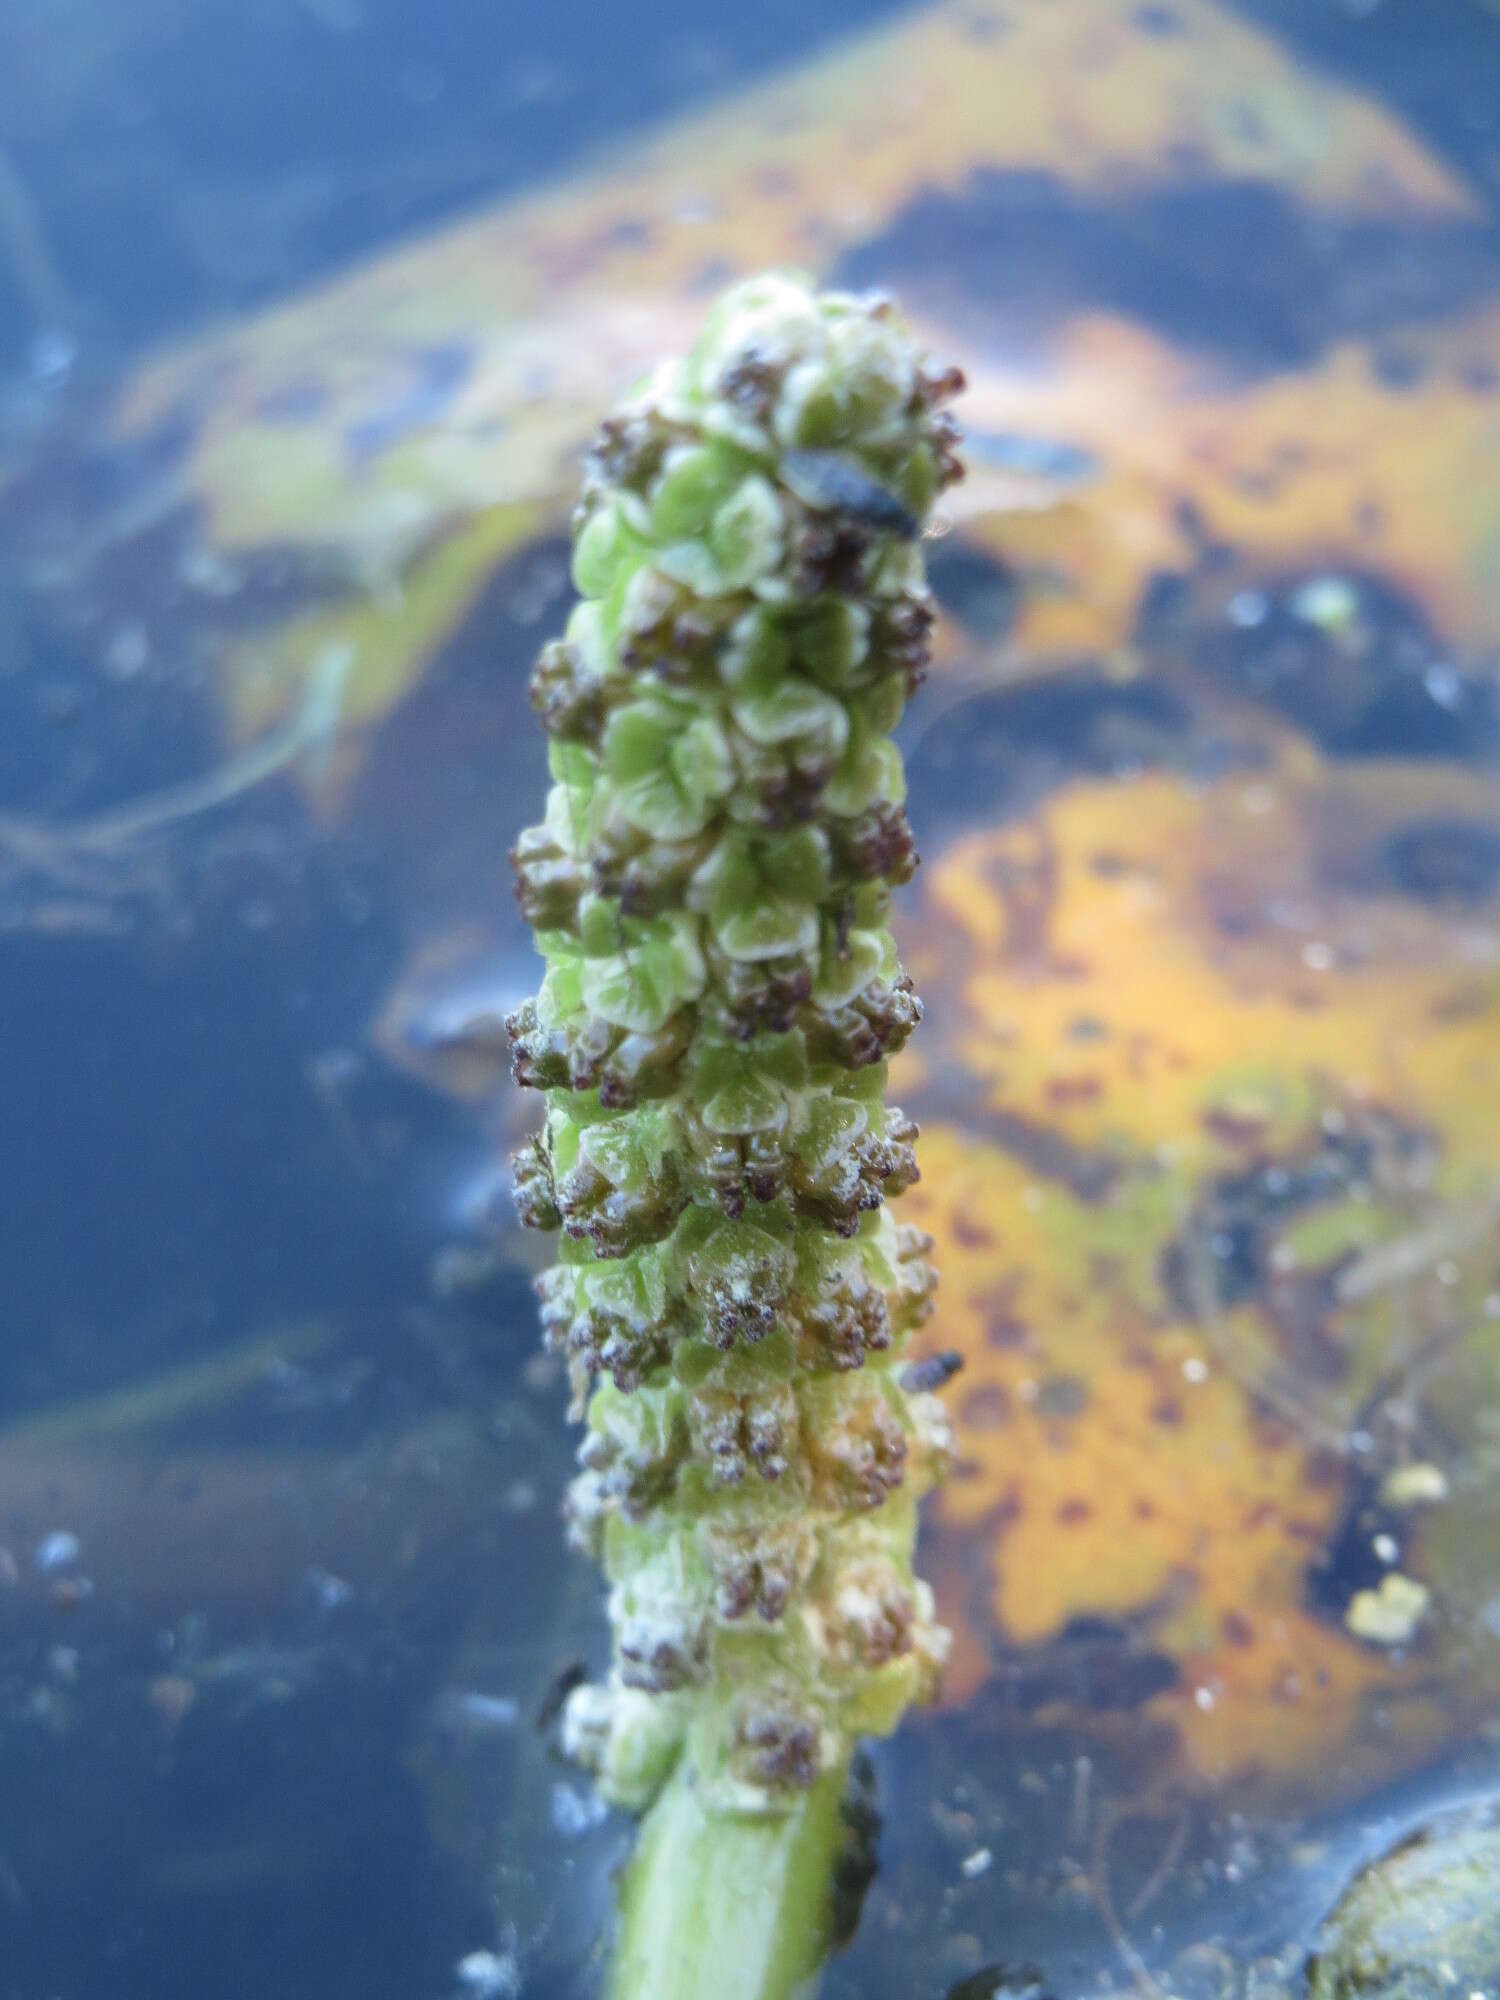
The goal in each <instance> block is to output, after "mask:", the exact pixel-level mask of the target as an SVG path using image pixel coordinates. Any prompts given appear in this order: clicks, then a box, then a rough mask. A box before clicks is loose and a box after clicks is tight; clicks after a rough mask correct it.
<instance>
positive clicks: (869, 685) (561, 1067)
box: [510, 276, 961, 2000]
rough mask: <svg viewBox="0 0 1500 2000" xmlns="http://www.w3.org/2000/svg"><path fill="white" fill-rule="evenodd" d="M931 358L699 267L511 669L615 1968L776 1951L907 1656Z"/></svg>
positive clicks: (845, 319)
mask: <svg viewBox="0 0 1500 2000" xmlns="http://www.w3.org/2000/svg"><path fill="white" fill-rule="evenodd" d="M959 387H961V378H960V377H959V376H958V374H957V372H956V371H955V370H946V371H941V372H939V371H936V370H933V369H930V368H928V367H927V366H926V365H925V363H924V360H923V357H922V355H921V352H920V351H919V349H918V348H917V346H916V345H915V344H914V341H913V339H912V336H911V334H910V332H909V331H908V330H907V328H906V327H905V326H904V324H903V322H902V321H901V319H900V318H899V316H898V315H897V314H896V313H895V311H894V310H893V309H892V308H891V306H890V305H889V304H888V303H887V302H885V301H882V300H860V299H855V298H851V297H847V296H842V295H839V294H825V295H819V294H816V293H815V292H813V291H812V290H811V289H810V288H809V286H808V285H807V284H806V283H805V282H803V281H802V280H800V279H797V278H793V277H782V276H775V277H767V278H762V279H758V280H755V281H753V282H750V283H747V284H743V285H741V286H739V287H737V288H736V289H735V290H733V291H731V292H730V293H729V294H728V295H727V296H726V297H725V298H724V299H723V300H722V301H721V302H720V303H719V304H718V305H717V306H716V307H715V308H714V310H713V311H712V312H711V314H710V316H709V318H708V322H707V325H706V327H705V329H704V331H703V333H702V335H701V337H700V338H699V340H698V342H697V344H696V345H695V346H694V348H693V349H692V350H691V352H690V353H689V354H688V355H687V356H686V358H685V359H682V360H678V361H672V362H669V363H667V364H665V365H663V366H662V367H661V368H660V369H659V370H658V371H657V373H656V374H655V375H653V376H652V377H651V378H650V380H649V381H648V382H647V383H646V384H645V385H644V386H643V387H642V388H641V389H640V390H639V392H638V393H637V394H636V395H635V396H633V397H632V398H631V399H630V400H629V401H628V402H627V403H625V404H624V405H623V407H622V408H620V409H619V410H618V411H617V412H616V414H615V415H613V416H612V417H610V418H609V420H608V421H607V422H606V423H605V424H604V426H603V429H602V430H601V432H600V434H599V437H598V439H597V440H596V442H595V444H594V446H593V449H592V452H591V454H590V457H589V459H588V465H587V472H586V477H585V482H584V487H583V494H582V498H581V500H580V502H579V505H578V508H577V511H576V514H575V516H574V523H573V527H574V551H573V577H574V582H575V583H576V585H577V588H578V591H579V593H580V596H581V600H582V601H581V602H580V603H579V604H578V605H577V606H576V608H575V609H574V611H573V613H572V616H571V617H570V619H569V622H568V626H567V631H566V636H565V637H564V638H562V639H561V640H560V641H557V642H555V643H554V644H552V645H549V646H548V647H547V648H546V650H545V651H544V653H543V654H542V657H541V660H540V662H539V664H538V666H537V669H536V673H535V676H534V678H533V682H532V695H533V700H534V703H535V706H536V709H537V711H538V713H539V715H540V717H541V720H542V723H543V725H544V727H545V729H546V731H547V734H548V737H549V739H550V744H549V754H550V764H551V773H552V779H553V783H552V788H551V791H550V794H549V796H548V800H547V808H546V814H545V817H544V819H543V821H542V823H541V824H540V825H539V826H535V827H532V828H530V829H529V830H528V831H527V832H526V833H524V834H523V835H522V836H521V838H520V840H519V842H518V844H517V846H516V849H515V852H514V856H513V860H514V864H515V871H516V878H517V885H518V891H519V896H520V901H521V905H522V908H523V910H524V911H525V914H526V916H527V918H528V920H529V921H530V922H531V924H532V925H533V926H534V928H535V932H536V939H537V944H538V947H539V949H540V951H541V953H542V956H543V957H544V959H545V960H546V966H547V970H546V976H545V979H544V980H543V983H542V989H541V992H540V993H539V995H538V996H537V998H536V1000H535V1001H534V1002H531V1003H528V1004H527V1005H526V1006H525V1007H523V1008H522V1009H521V1010H520V1011H519V1012H518V1013H517V1014H516V1015H515V1016H514V1017H513V1018H512V1020H511V1022H510V1032H511V1036H512V1040H513V1044H514V1053H515V1066H516V1074H517V1076H518V1078H519V1079H520V1081H521V1082H522V1083H525V1084H529V1085H532V1086H535V1087H537V1088H540V1089H541V1090H542V1091H543V1092H544V1093H545V1096H546V1100H547V1110H546V1117H545V1121H544V1123H543V1127H542V1130H541V1132H540V1134H539V1135H538V1136H537V1137H536V1138H535V1139H534V1140H533V1141H532V1142H531V1143H530V1144H529V1145H528V1146H526V1147H525V1148H524V1149H523V1151H522V1152H521V1153H520V1154H519V1155H518V1157H517V1160H516V1163H515V1185H516V1194H517V1200H518V1204H519V1207H520V1210H521V1213H522V1216H523V1218H524V1220H525V1221H526V1222H528V1223H529V1224H531V1225H533V1226H535V1227H537V1228H541V1229H549V1230H557V1231H560V1232H561V1243H560V1251H559V1256H558V1261H557V1262H556V1264H554V1265H553V1266H552V1268H551V1269H550V1270H548V1271H547V1272H546V1273H545V1274H544V1276H543V1277H542V1279H541V1281H540V1284H539V1290H540V1295H541V1299H542V1316H543V1321H544V1325H545V1329H546V1337H547V1340H548V1342H549V1344H550V1345H551V1346H552V1347H553V1348H554V1349H555V1350H556V1351H558V1352H559V1353H562V1354H564V1355H565V1356H566V1357H567V1360H568V1364H569V1368H570V1370H571V1375H572V1381H573V1387H574V1392H575V1414H578V1415H585V1413H586V1424H587V1436H586V1438H585V1441H584V1444H583V1446H582V1449H581V1451H580V1454H579V1455H580V1459H581V1462H582V1468H583V1469H582V1471H581V1473H580V1474H579V1476H578V1478H577V1479H576V1480H575V1481H574V1483H573V1486H572V1489H571V1493H570V1497H569V1516H570V1526H571V1532H572V1535H573V1538H574V1540H575V1541H576V1542H577V1543H578V1545H579V1546H580V1547H581V1548H583V1549H586V1550H589V1551H592V1552H594V1553H596V1554H597V1555H599V1556H600V1557H602V1560H603V1563H604V1566H605V1569H606V1572H607V1574H608V1577H609V1582H610V1587H611V1588H610V1600H609V1603H610V1617H611V1622H612V1625H613V1631H614V1663H613V1668H612V1671H611V1673H610V1675H609V1677H608V1679H607V1681H605V1682H604V1683H603V1684H602V1685H597V1686H588V1687H583V1688H579V1689H578V1690H576V1691H575V1692H574V1693H573V1695H572V1696H571V1698H570V1699H569V1701H568V1704H567V1708H566V1711H565V1716H564V1737H565V1742H566V1743H567V1745H568V1747H569V1748H570V1749H571V1750H572V1751H573V1753H574V1754H575V1755H577V1756H578V1757H579V1758H580V1759H581V1760H582V1761H583V1762H585V1763H586V1764H587V1765H589V1766H590V1767H591V1768H592V1770H593V1771H594V1772H595V1774H596V1775H597V1779H598V1783H599V1785H600V1787H601V1789H602V1791H603V1792H604V1793H605V1795H606V1796H607V1797H609V1798H610V1799H612V1800H614V1801H616V1802H617V1803H619V1804H621V1805H624V1806H627V1807H631V1808H634V1809H636V1810H638V1811H641V1812H643V1813H645V1815H646V1817H645V1823H644V1826H643V1829H642V1834H641V1838H640V1842H639V1844H638V1847H637V1851H636V1856H635V1859H634V1861H633V1864H632V1867H631V1871H630V1873H629V1876H628V1878H627V1881H626V1883H625V1888H624V1894H623V1899H622V1912H623V1914H622V1924H621V1936H620V1941H619V1945H618V1950H617V1956H616V1966H615V1992H616V1995H617V1996H618V2000H633V1997H634V1996H637V1995H639V1996H645V1995H650V1996H651V2000H672V1996H674V1995H678V1994H681V1995H689V1994H691V1995H698V1994H701V1993H705V1992H708V1991H710V1990H712V1991H714V1992H715V1993H717V1994H720V1995H723V1996H728V2000H734V1996H743V1997H744V2000H751V1996H755V2000H772V1996H775V1995H778V1994H783V1993H787V1992H790V1991H791V1990H793V1988H794V1987H795V1986H796V1985H797V1984H798V1982H799V1981H800V1980H801V1979H802V1978H803V1977H805V1976H806V1975H807V1974H808V1973H809V1972H810V1971H811V1970H812V1969H813V1968H814V1967H815V1965H816V1963H817V1959H818V1957H819V1955H820V1953H821V1950H822V1947H823V1942H824V1940H825V1938H826V1934H827V1924H828V1919H829V1908H830V1892H831V1883H832V1879H833V1875H834V1872H835V1864H836V1861H837V1857H838V1852H839V1848H840V1843H841V1840H842V1838H843V1832H842V1819H841V1805H842V1801H843V1798H844V1793H845V1789H846V1785H847V1780H848V1773H849V1765H850V1759H851V1756H852V1753H853V1750H854V1747H855V1744H856V1742H857V1740H858V1739H859V1738H860V1737H861V1736H864V1735H879V1734H883V1733H885V1732H888V1731H889V1730H891V1729H893V1728H894V1727H895V1725H896V1723H897V1722H898V1721H899V1719H900V1717H901V1716H902V1714H903V1713H904V1711H905V1710H906V1708H907V1707H908V1706H909V1704H910V1703H911V1702H913V1701H914V1700H917V1699H919V1698H920V1697H922V1696H923V1695H925V1694H926V1693H928V1692H929V1691H930V1689H931V1688H932V1686H933V1683H934V1681H935V1678H936V1676H937V1673H938V1670H939V1668H940V1666H941V1663H942V1660H943V1656H944V1651H945V1648H946V1643H947V1635H946V1634H945V1633H944V1632H943V1630H942V1629H941V1627H939V1626H938V1625H937V1624H936V1623H935V1622H934V1618H933V1609H932V1600H931V1596H930V1593H929V1591H928V1590H927V1588H926V1586H925V1585H924V1584H922V1583H921V1582H920V1581H918V1580H917V1578H916V1577H915V1575H914V1573H913V1568H912V1549H913V1543H914V1540H915V1536H916V1528H917V1503H918V1501H919V1500H920V1498H921V1496H922V1494H923V1493H924V1492H926V1491H927V1490H928V1489H929V1488H930V1487H931V1486H932V1484H933V1483H934V1481H935V1480H936V1479H937V1478H938V1477H939V1476H940V1474H941V1473H942V1471H943V1469H944V1466H945V1464H946V1462H947V1459H948V1457H949V1454H950V1442H949V1431H948V1425H947V1421H946V1418H945V1415H944V1412H943V1409H942V1406H941V1405H940V1403H939V1402H938V1401H937V1399H936V1397H935V1396H934V1395H933V1394H932V1393H931V1391H930V1389H929V1388H927V1387H924V1386H923V1372H924V1371H921V1370H917V1371H915V1372H913V1371H911V1370H909V1369H907V1368H906V1367H905V1366H904V1364H903V1359H902V1356H903V1350H904V1348H905V1346H906V1344H907V1341H908V1337H909V1336H910V1334H911V1332H912V1331H913V1329H914V1328H915V1327H916V1326H917V1325H918V1324H919V1323H920V1322H921V1321H922V1320H923V1318H924V1317H925V1316H926V1315H927V1313H928V1311H929V1310H930V1306H931V1296H932V1292H933V1288H934V1283H935V1280H934V1276H933V1273H932V1270H931V1268H930V1266H929V1264H928V1262H927V1253H928V1251H929V1249H930V1248H931V1241H930V1239H929V1238H927V1237H926V1236H924V1235H923V1234H922V1233H921V1232H920V1231H918V1230H915V1229H912V1228H909V1227H903V1226H902V1225H900V1224H899V1223H897V1222H896V1221H895V1220H894V1218H893V1217H892V1215H891V1213H890V1210H889V1208H888V1206H887V1202H888V1198H889V1197H891V1196H893V1195H898V1194H899V1193H900V1192H901V1190H902V1189H903V1188H905V1187H907V1186H908V1185H909V1184H910V1183H911V1182H912V1181H913V1180H914V1179H915V1178H916V1173H917V1167H916V1160H915V1157H914V1154H913V1140H914V1138H915V1136H916V1132H915V1127H914V1126H913V1125H912V1124H911V1122H910V1121H909V1120H908V1119H907V1118H905V1117H904V1116H903V1114H902V1113H901V1112H900V1111H898V1110H896V1109H894V1108H892V1107H890V1106H889V1105H887V1103H886V1065H887V1058H888V1057H889V1056H890V1055H891V1054H892V1053H893V1052H894V1051H895V1050H897V1049H899V1048H900V1047H901V1045H902V1044H903V1043H904V1042H905V1040H906V1039H907V1036H908V1035H909V1034H910V1032H911V1030H912V1028H913V1027H914V1026H915V1025H916V1023H917V1021H918V1020H919V1019H920V1017H921V1007H920V1004H919V1002H918V1000H917V998H916V996H915V994H914V993H913V991H912V987H911V982H910V980H909V979H907V978H906V977H905V976H904V974H903V973H902V971H901V967H900V964H899V962H898V960H897V957H896V950H895V945H894V942H893V940H892V937H891V933H890V930H889V928H888V918H889V911H890V897H891V888H892V885H894V884H897V883H900V882H903V881H905V880H906V879H907V878H908V877H909V875H910V874H911V872H912V870H913V868H914V867H915V866H916V852H915V849H914V847H913V845H912V837H911V832H910V829H909V827H908V825H907V819H906V813H905V809H904V794H905V786H904V779H903V773H902V766H901V758H900V755H899V753H898V752H897V750H896V748H895V746H894V744H893V743H892V741H891V731H892V729H893V728H894V726H895V724H896V722H897V719H898V718H899V716H900V714H901V712H902V709H903V707H904V705H905V703H906V700H907V698H908V696H909V695H910V694H911V692H912V691H913V690H914V688H915V687H916V686H917V685H918V683H919V682H920V680H921V679H922V676H923V673H924V670H925V667H926V663H927V657H928V638H929V632H930V628H931V625H932V617H933V613H932V605H931V601H930V598H929V595H928V592H927V589H926V586H925V582H924V575H923V564H922V557H921V547H920V536H921V531H922V528H923V524H924V522H925V520H926V518H927V515H928V512H929V510H930V508H931V506H932V503H933V501H934V499H935V498H936V496H937V495H938V493H939V492H940V491H941V489H942V488H943V487H944V486H945V485H946V484H947V483H949V482H950V481H952V480H954V479H956V478H957V477H958V476H959V472H960V467H959V463H958V459H957V456H956V452H955V431H954V427H953V423H952V419H951V417H950V416H949V415H948V412H947V408H946V406H947V404H948V402H949V401H950V399H951V398H952V396H953V395H954V394H955V392H956V391H957V390H958V388H959Z"/></svg>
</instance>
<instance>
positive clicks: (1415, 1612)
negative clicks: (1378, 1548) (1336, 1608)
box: [1344, 1570, 1432, 1646]
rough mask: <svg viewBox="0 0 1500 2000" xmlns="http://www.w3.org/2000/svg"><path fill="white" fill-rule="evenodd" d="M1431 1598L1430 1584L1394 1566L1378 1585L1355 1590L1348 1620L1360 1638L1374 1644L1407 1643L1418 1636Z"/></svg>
mask: <svg viewBox="0 0 1500 2000" xmlns="http://www.w3.org/2000/svg"><path fill="white" fill-rule="evenodd" d="M1431 1602H1432V1592H1431V1591H1430V1590H1429V1589H1428V1588H1427V1586H1426V1584H1424V1583H1418V1582H1417V1581H1416V1579H1415V1578H1414V1577H1410V1576H1404V1575H1403V1574H1402V1573H1401V1571H1400V1570H1392V1571H1391V1573H1390V1575H1389V1576H1384V1577H1382V1578H1381V1580H1380V1586H1379V1588H1378V1589H1376V1590H1357V1591H1355V1593H1354V1595H1353V1597H1352V1598H1351V1599H1350V1600H1349V1609H1348V1610H1347V1611H1346V1612H1345V1613H1344V1623H1345V1624H1346V1625H1347V1626H1348V1628H1349V1630H1350V1631H1351V1632H1352V1633H1353V1634H1354V1636H1355V1638H1356V1639H1364V1640H1367V1641H1368V1642H1369V1644H1370V1645H1372V1646H1404V1645H1406V1644H1407V1643H1408V1641H1409V1640H1411V1639H1413V1638H1414V1637H1415V1636H1416V1633H1417V1628H1418V1627H1419V1626H1420V1625H1421V1623H1422V1620H1423V1619H1424V1618H1425V1617H1426V1615H1427V1607H1428V1605H1429V1604H1430V1603H1431Z"/></svg>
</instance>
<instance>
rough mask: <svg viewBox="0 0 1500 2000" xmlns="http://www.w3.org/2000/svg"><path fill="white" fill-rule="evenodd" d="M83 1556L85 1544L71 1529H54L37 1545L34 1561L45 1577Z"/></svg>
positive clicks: (65, 1567)
mask: <svg viewBox="0 0 1500 2000" xmlns="http://www.w3.org/2000/svg"><path fill="white" fill-rule="evenodd" d="M82 1554H83V1544H82V1543H81V1542H80V1541H79V1539H78V1537H77V1536H76V1535H75V1534H74V1533H73V1531H72V1529H71V1528H54V1529H53V1530H52V1532H51V1533H50V1534H48V1535H43V1537H42V1539H41V1540H40V1541H39V1542H38V1543H37V1545H36V1554H35V1555H34V1556H33V1557H32V1561H33V1562H34V1563H35V1564H36V1566H37V1569H38V1570H39V1571H40V1572H41V1574H42V1575H43V1576H51V1575H52V1574H53V1573H54V1572H55V1571H57V1570H60V1569H67V1568H68V1566H69V1565H70V1564H72V1563H76V1562H77V1560H78V1558H79V1557H80V1556H81V1555H82Z"/></svg>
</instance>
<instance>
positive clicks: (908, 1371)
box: [901, 1347, 964, 1392]
mask: <svg viewBox="0 0 1500 2000" xmlns="http://www.w3.org/2000/svg"><path fill="white" fill-rule="evenodd" d="M963 1365H964V1358H963V1356H962V1355H961V1354H960V1353H958V1352H957V1350H956V1349H955V1348H952V1347H945V1348H944V1349H943V1351H942V1352H941V1353H940V1354H924V1355H923V1357H922V1359H921V1360H920V1361H913V1362H912V1364H911V1366H910V1367H909V1368H903V1369H902V1371H901V1386H902V1388H903V1389H910V1390H912V1391H913V1392H915V1391H917V1390H919V1389H941V1388H942V1386H943V1384H944V1383H945V1382H951V1381H952V1380H953V1378H954V1376H955V1375H956V1374H957V1373H958V1371H959V1369H960V1368H962V1367H963Z"/></svg>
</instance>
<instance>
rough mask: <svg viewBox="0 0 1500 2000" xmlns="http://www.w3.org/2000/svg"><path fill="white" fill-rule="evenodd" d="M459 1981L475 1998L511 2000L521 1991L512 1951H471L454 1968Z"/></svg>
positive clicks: (480, 1999)
mask: <svg viewBox="0 0 1500 2000" xmlns="http://www.w3.org/2000/svg"><path fill="white" fill-rule="evenodd" d="M453 1969H454V1973H455V1975H456V1976H457V1979H458V1983H459V1985H460V1986H461V1987H462V1988H463V1990H464V1992H465V1993H469V1994H472V1995H474V1996H475V2000H514V1996H515V1995H517V1994H518V1993H519V1992H520V1991H521V1968H520V1967H519V1966H518V1965H517V1963H516V1958H515V1953H514V1952H509V1951H508V1952H506V1953H505V1954H504V1955H503V1956H502V1955H501V1953H499V1952H497V1951H471V1952H469V1953H468V1954H467V1956H466V1957H464V1958H461V1959H460V1960H459V1961H458V1964H457V1965H456V1966H455V1967H454V1968H453Z"/></svg>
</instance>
